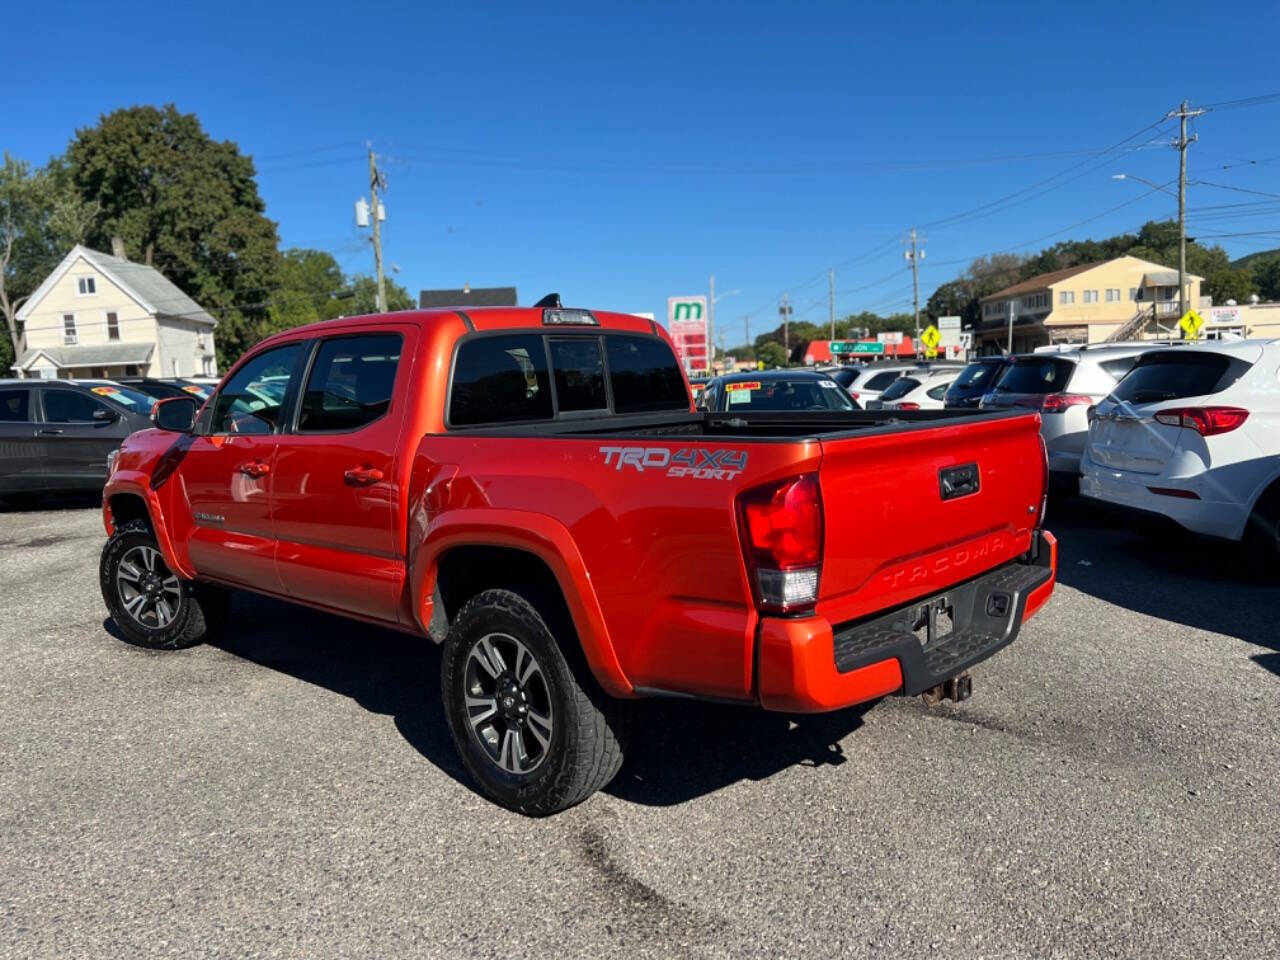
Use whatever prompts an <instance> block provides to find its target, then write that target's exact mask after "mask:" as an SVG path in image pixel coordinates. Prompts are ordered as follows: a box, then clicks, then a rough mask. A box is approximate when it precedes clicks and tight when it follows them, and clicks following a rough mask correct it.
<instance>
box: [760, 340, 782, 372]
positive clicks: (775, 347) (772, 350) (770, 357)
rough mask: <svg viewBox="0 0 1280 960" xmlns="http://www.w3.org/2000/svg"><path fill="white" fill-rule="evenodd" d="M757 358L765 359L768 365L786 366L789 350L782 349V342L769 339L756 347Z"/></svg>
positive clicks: (765, 363)
mask: <svg viewBox="0 0 1280 960" xmlns="http://www.w3.org/2000/svg"><path fill="white" fill-rule="evenodd" d="M756 359H757V360H763V361H764V365H765V366H766V367H785V366H786V365H787V352H786V351H785V350H783V349H782V344H780V343H776V342H774V341H772V340H769V341H766V342H765V343H764V344H762V345H761V346H759V347H757V348H756Z"/></svg>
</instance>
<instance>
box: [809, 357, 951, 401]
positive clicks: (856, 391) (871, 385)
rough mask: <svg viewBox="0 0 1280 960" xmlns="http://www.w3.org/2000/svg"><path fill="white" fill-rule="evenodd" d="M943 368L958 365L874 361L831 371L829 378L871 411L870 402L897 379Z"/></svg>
mask: <svg viewBox="0 0 1280 960" xmlns="http://www.w3.org/2000/svg"><path fill="white" fill-rule="evenodd" d="M945 366H958V365H956V364H950V365H949V364H947V363H945V362H944V363H930V362H928V361H920V362H915V363H897V362H886V361H876V362H873V363H868V364H865V365H863V366H856V367H843V368H841V369H840V370H836V371H833V372H832V373H831V377H832V379H834V380H835V381H836V382H837V383H839V384H841V385H842V386H843V387H844V388H845V390H847V391H848V392H849V396H851V397H852V398H853V399H854V400H857V401H858V402H859V403H860V404H862V406H863V407H866V408H867V409H871V408H870V407H868V406H867V404H868V403H869V402H870V401H872V400H876V399H878V398H879V396H880V393H881V392H882V391H883V390H885V389H887V388H888V386H889V384H891V383H893V381H895V380H897V379H898V378H899V377H905V376H906V375H907V374H909V373H914V372H917V371H922V370H929V369H932V368H934V367H945Z"/></svg>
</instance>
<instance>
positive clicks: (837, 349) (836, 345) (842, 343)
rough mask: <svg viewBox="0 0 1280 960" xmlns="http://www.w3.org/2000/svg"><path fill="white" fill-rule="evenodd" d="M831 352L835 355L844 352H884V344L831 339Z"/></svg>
mask: <svg viewBox="0 0 1280 960" xmlns="http://www.w3.org/2000/svg"><path fill="white" fill-rule="evenodd" d="M831 352H832V353H833V354H836V355H837V356H838V355H840V354H845V353H884V344H883V343H872V342H868V341H864V340H832V341H831Z"/></svg>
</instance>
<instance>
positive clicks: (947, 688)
mask: <svg viewBox="0 0 1280 960" xmlns="http://www.w3.org/2000/svg"><path fill="white" fill-rule="evenodd" d="M971 696H973V677H972V676H970V675H969V674H968V673H962V674H960V675H959V676H955V677H952V678H951V679H950V680H944V681H942V683H940V684H938V685H937V686H936V687H930V688H929V689H928V690H926V691H925V692H924V693H922V694H920V699H921V700H923V701H924V702H925V703H926V704H927V705H928V706H930V707H933V706H937V705H938V703H940V702H941V701H943V700H954V701H955V702H956V703H959V702H960V701H961V700H968V699H969V698H970V697H971Z"/></svg>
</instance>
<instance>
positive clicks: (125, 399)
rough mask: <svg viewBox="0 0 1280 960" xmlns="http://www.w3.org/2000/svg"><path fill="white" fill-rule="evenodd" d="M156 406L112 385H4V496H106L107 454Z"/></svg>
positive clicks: (0, 460) (0, 397)
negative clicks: (99, 493)
mask: <svg viewBox="0 0 1280 960" xmlns="http://www.w3.org/2000/svg"><path fill="white" fill-rule="evenodd" d="M154 405H155V399H154V398H153V397H151V396H149V395H147V394H145V393H140V392H139V391H137V390H134V389H132V388H131V387H126V386H124V385H122V384H117V383H110V382H107V381H94V382H90V383H78V382H74V381H70V380H0V496H4V495H9V494H23V493H74V492H78V491H86V490H87V491H92V490H101V489H102V484H103V482H104V481H105V480H106V479H107V454H109V453H110V452H111V451H113V450H115V449H116V448H117V447H119V446H120V441H122V440H123V439H124V438H125V437H127V436H128V435H129V434H131V433H133V432H134V431H136V430H142V429H144V428H146V427H149V426H151V408H152V407H153V406H154Z"/></svg>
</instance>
